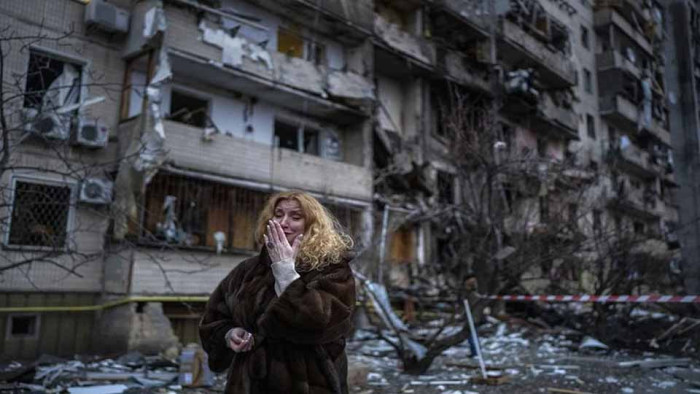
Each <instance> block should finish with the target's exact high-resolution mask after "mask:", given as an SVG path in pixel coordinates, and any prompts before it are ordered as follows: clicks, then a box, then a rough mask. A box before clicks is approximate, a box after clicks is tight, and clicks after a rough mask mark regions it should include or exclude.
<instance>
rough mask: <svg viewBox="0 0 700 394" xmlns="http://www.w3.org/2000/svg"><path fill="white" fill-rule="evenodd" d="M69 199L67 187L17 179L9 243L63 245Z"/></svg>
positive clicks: (56, 246)
mask: <svg viewBox="0 0 700 394" xmlns="http://www.w3.org/2000/svg"><path fill="white" fill-rule="evenodd" d="M70 198H71V188H70V187H69V186H53V185H46V184H40V183H29V182H24V181H17V182H16V183H15V194H14V202H13V205H12V219H11V223H10V235H9V244H10V245H26V246H47V247H53V248H62V247H64V246H65V243H66V235H67V231H68V229H67V227H68V214H69V211H70Z"/></svg>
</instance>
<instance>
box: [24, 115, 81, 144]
mask: <svg viewBox="0 0 700 394" xmlns="http://www.w3.org/2000/svg"><path fill="white" fill-rule="evenodd" d="M24 116H25V120H24V121H25V124H24V130H25V131H27V132H30V133H32V134H36V135H38V136H41V137H43V138H47V139H52V140H67V139H68V138H69V137H70V124H71V121H70V116H66V115H59V114H57V113H55V112H43V113H39V112H37V111H36V110H32V111H30V110H26V111H25V115H24Z"/></svg>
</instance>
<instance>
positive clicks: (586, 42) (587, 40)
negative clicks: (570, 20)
mask: <svg viewBox="0 0 700 394" xmlns="http://www.w3.org/2000/svg"><path fill="white" fill-rule="evenodd" d="M579 36H580V39H581V46H582V47H583V48H585V49H587V50H590V49H591V32H590V30H589V29H588V28H587V27H586V26H583V25H581V29H580V31H579Z"/></svg>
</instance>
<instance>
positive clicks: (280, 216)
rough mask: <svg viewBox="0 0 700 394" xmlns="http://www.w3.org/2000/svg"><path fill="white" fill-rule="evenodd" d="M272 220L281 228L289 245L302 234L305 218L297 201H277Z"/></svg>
mask: <svg viewBox="0 0 700 394" xmlns="http://www.w3.org/2000/svg"><path fill="white" fill-rule="evenodd" d="M272 220H274V221H275V222H277V223H279V224H280V225H281V226H282V230H283V231H284V234H285V235H286V236H287V241H289V244H290V245H291V244H292V243H293V242H294V239H295V238H296V237H297V236H299V235H301V234H304V229H305V227H306V218H305V217H304V211H303V210H302V209H301V205H299V202H298V201H297V200H293V199H287V200H280V201H278V202H277V206H275V211H274V213H273V217H272Z"/></svg>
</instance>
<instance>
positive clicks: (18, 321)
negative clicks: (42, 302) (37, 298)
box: [9, 315, 38, 337]
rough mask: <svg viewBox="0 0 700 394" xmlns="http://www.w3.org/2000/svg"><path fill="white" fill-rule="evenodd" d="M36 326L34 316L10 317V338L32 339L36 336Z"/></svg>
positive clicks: (36, 322) (36, 319)
mask: <svg viewBox="0 0 700 394" xmlns="http://www.w3.org/2000/svg"><path fill="white" fill-rule="evenodd" d="M37 326H38V318H37V316H36V315H21V316H10V330H9V332H10V336H11V337H33V336H35V335H36V334H37V328H38V327H37Z"/></svg>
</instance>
